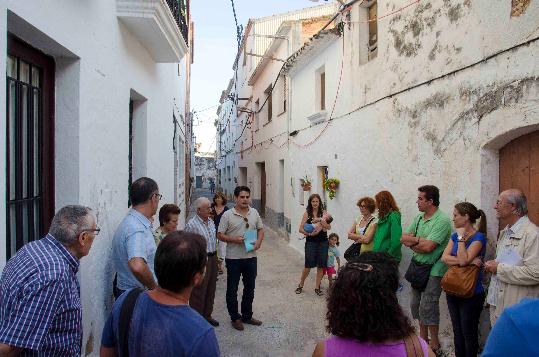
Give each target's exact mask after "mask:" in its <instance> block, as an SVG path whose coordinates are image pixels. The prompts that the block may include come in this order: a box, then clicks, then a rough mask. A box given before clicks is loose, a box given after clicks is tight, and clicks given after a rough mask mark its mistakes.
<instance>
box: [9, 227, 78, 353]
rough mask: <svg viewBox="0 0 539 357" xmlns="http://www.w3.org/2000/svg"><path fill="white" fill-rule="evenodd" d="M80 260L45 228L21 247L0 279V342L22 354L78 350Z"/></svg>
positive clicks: (75, 351) (72, 351)
mask: <svg viewBox="0 0 539 357" xmlns="http://www.w3.org/2000/svg"><path fill="white" fill-rule="evenodd" d="M78 269H79V261H78V259H77V258H75V257H74V256H72V255H71V254H70V253H69V251H68V250H67V249H66V248H65V247H64V246H63V245H62V244H61V243H60V242H58V241H57V240H56V239H54V237H53V236H51V235H50V234H49V235H47V236H46V237H45V238H42V239H40V240H38V241H35V242H31V243H28V244H26V245H25V246H24V247H22V248H21V249H20V250H19V251H18V252H17V254H16V255H15V256H14V257H13V258H11V259H10V260H9V261H8V262H7V264H6V266H5V268H4V271H3V273H2V278H1V279H0V343H4V344H7V345H11V346H15V347H22V348H23V352H22V356H38V355H39V356H80V354H81V344H82V312H81V302H80V286H79V281H78V280H77V276H76V274H77V271H78Z"/></svg>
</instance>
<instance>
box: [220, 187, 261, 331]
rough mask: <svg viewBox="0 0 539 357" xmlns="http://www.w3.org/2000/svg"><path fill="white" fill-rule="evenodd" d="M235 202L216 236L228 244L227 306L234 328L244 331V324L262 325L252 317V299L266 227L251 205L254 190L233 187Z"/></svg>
mask: <svg viewBox="0 0 539 357" xmlns="http://www.w3.org/2000/svg"><path fill="white" fill-rule="evenodd" d="M234 199H235V202H236V205H235V206H234V208H233V209H231V210H228V211H226V212H225V213H224V214H223V217H222V218H221V222H220V223H219V227H218V230H217V238H218V239H219V240H221V241H223V242H226V243H227V246H226V259H225V261H226V270H227V282H226V306H227V309H228V313H229V314H230V319H231V320H232V327H234V328H235V329H236V330H239V331H243V329H244V327H243V324H244V323H245V324H249V325H255V326H260V325H262V321H259V320H257V319H254V318H253V300H254V295H255V281H256V269H257V262H256V251H257V250H258V249H260V246H261V245H262V241H263V240H264V226H263V224H262V219H261V218H260V215H259V214H258V211H257V210H256V209H254V208H252V207H250V206H249V203H250V200H251V190H250V189H249V187H247V186H238V187H236V188H235V189H234ZM242 276H243V296H242V299H241V314H240V313H239V312H238V286H239V283H240V277H242Z"/></svg>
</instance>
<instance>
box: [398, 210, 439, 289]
mask: <svg viewBox="0 0 539 357" xmlns="http://www.w3.org/2000/svg"><path fill="white" fill-rule="evenodd" d="M419 222H421V218H420V219H418V220H417V224H416V226H415V231H414V237H415V236H417V229H418V228H419ZM433 265H434V264H424V263H418V262H416V261H414V260H413V259H412V260H411V261H410V265H409V266H408V269H407V270H406V273H405V274H404V279H406V280H408V281H409V282H410V285H411V286H412V288H414V289H416V290H419V291H421V292H423V291H425V288H426V287H427V284H428V282H429V277H430V270H431V269H432V266H433Z"/></svg>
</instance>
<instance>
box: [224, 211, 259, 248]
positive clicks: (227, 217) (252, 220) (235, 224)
mask: <svg viewBox="0 0 539 357" xmlns="http://www.w3.org/2000/svg"><path fill="white" fill-rule="evenodd" d="M246 218H247V221H248V222H245V219H244V217H243V216H242V215H241V214H239V213H238V212H237V211H236V208H232V209H230V210H228V211H226V212H225V213H224V214H223V217H221V222H220V223H219V228H218V232H220V233H223V234H224V235H226V236H228V237H238V236H240V237H243V234H244V233H245V231H247V229H256V230H258V229H263V228H264V225H263V223H262V218H260V215H259V214H258V211H257V210H256V209H254V208H252V207H249V212H248V213H247V216H246ZM246 223H249V228H247V227H246ZM254 257H256V251H254V250H253V251H251V252H247V249H245V244H243V243H231V242H227V244H226V259H246V258H254Z"/></svg>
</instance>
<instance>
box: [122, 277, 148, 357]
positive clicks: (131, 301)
mask: <svg viewBox="0 0 539 357" xmlns="http://www.w3.org/2000/svg"><path fill="white" fill-rule="evenodd" d="M143 291H144V290H143V289H141V288H135V289H133V290H131V291H130V292H129V293H127V296H126V297H125V300H124V301H123V303H122V307H121V310H120V323H119V326H118V335H119V341H118V343H119V346H116V355H117V356H123V357H129V329H130V327H131V318H132V317H133V310H134V309H135V304H136V303H137V300H138V298H139V296H140V294H141V293H142V292H143Z"/></svg>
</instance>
